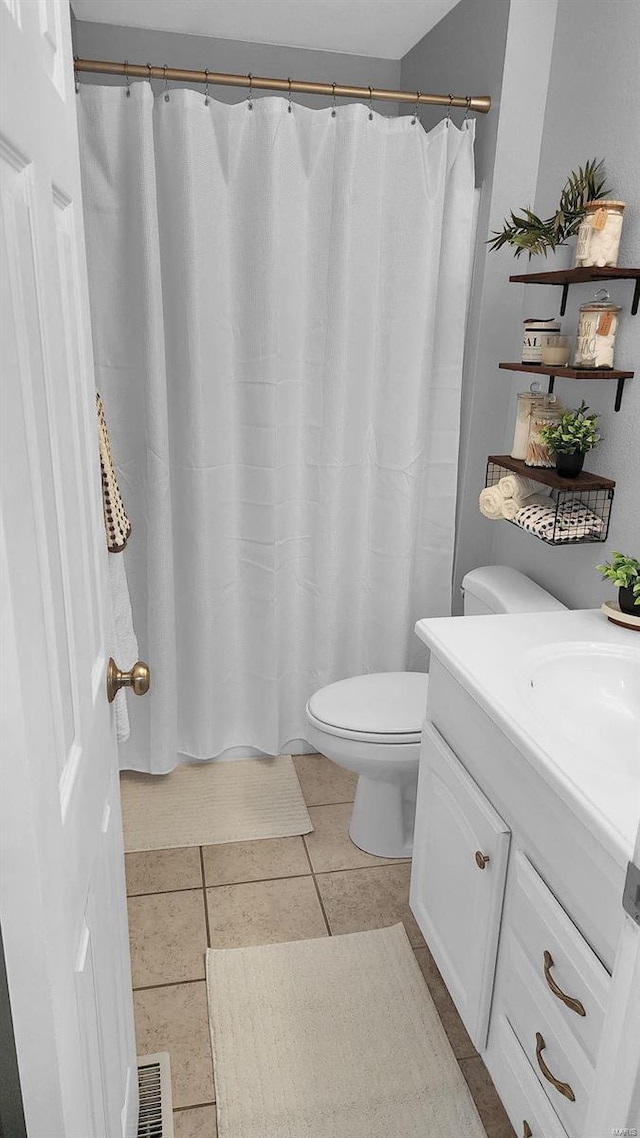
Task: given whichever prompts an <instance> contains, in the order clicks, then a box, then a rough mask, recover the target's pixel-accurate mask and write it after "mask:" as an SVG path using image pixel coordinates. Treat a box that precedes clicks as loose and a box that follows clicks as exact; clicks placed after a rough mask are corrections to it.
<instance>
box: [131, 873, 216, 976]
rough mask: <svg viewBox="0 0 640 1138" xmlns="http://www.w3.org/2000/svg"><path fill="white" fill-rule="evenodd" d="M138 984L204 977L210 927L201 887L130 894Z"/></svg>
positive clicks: (132, 958) (133, 952)
mask: <svg viewBox="0 0 640 1138" xmlns="http://www.w3.org/2000/svg"><path fill="white" fill-rule="evenodd" d="M129 941H130V944H131V970H132V973H133V986H134V988H145V987H147V986H148V985H150V984H176V983H179V982H180V981H182V980H200V979H202V978H203V977H204V954H205V952H206V949H207V930H206V925H205V916H204V898H203V895H202V892H201V891H200V890H199V889H198V890H193V891H187V892H182V893H152V894H150V895H149V896H146V897H130V898H129Z"/></svg>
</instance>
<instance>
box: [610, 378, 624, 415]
mask: <svg viewBox="0 0 640 1138" xmlns="http://www.w3.org/2000/svg"><path fill="white" fill-rule="evenodd" d="M623 391H624V379H619V380H618V386H617V387H616V401H615V403H614V405H613V409H614V411H619V410H620V408H621V406H622V392H623Z"/></svg>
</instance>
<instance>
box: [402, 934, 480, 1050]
mask: <svg viewBox="0 0 640 1138" xmlns="http://www.w3.org/2000/svg"><path fill="white" fill-rule="evenodd" d="M414 952H415V954H416V960H417V961H418V964H419V965H420V968H421V970H422V975H423V976H424V978H425V980H426V982H427V987H428V989H429V991H430V992H431V998H432V1000H433V1002H434V1004H435V1005H436V1008H437V1010H438V1015H439V1016H440V1019H441V1021H442V1025H443V1027H444V1029H445V1031H446V1033H447V1037H448V1039H449V1043H450V1044H451V1046H452V1048H453V1053H454V1055H455V1057H456V1059H469V1058H471V1057H473V1056H475V1055H477V1051H476V1049H475V1047H474V1046H473V1043H472V1042H471V1040H470V1039H469V1036H468V1035H467V1029H466V1028H465V1026H464V1024H463V1022H462V1020H461V1019H460V1016H459V1015H458V1009H457V1008H456V1005H455V1004H454V1002H453V1000H452V999H451V996H450V994H449V989H448V988H447V986H446V984H445V982H444V980H443V979H442V976H441V975H440V972H439V971H438V967H437V965H436V962H435V960H434V959H433V957H432V955H431V953H430V952H429V949H428V948H416V949H414Z"/></svg>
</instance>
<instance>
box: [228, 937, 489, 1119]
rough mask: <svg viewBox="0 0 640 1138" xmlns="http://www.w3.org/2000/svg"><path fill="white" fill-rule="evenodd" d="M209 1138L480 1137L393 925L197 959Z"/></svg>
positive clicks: (461, 1084) (425, 992)
mask: <svg viewBox="0 0 640 1138" xmlns="http://www.w3.org/2000/svg"><path fill="white" fill-rule="evenodd" d="M207 988H208V993H209V1020H210V1025H211V1038H212V1043H213V1055H214V1072H215V1082H216V1101H217V1110H218V1135H219V1138H283V1136H284V1135H286V1136H287V1138H486V1134H485V1130H484V1127H483V1126H482V1123H481V1122H480V1118H479V1116H478V1112H477V1110H476V1107H475V1105H474V1103H473V1100H472V1098H471V1095H470V1093H469V1090H468V1088H467V1085H466V1083H465V1081H464V1078H463V1076H462V1073H461V1071H460V1068H459V1067H458V1064H457V1063H456V1060H455V1057H454V1054H453V1051H452V1050H451V1046H450V1044H449V1041H448V1039H447V1037H446V1035H445V1032H444V1028H443V1027H442V1024H441V1023H440V1020H439V1018H438V1013H437V1011H436V1009H435V1006H434V1004H433V1000H432V999H431V996H430V995H429V992H428V990H427V986H426V984H425V982H424V980H423V978H422V974H421V972H420V968H419V966H418V964H417V961H416V959H415V957H414V955H413V952H412V950H411V947H410V945H409V941H408V939H407V935H406V933H405V931H404V928H403V926H402V925H396V926H395V927H394V928H389V929H379V930H376V931H374V932H363V933H351V934H348V935H346V936H338V937H331V938H328V937H327V938H322V939H319V940H303V941H294V942H292V943H289V944H271V945H263V946H261V947H258V948H235V949H210V950H209V952H208V953H207Z"/></svg>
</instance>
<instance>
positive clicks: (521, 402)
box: [511, 383, 546, 459]
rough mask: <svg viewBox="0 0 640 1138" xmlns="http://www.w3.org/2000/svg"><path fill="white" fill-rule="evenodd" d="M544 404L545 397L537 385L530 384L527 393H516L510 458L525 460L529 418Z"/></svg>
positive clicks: (529, 424)
mask: <svg viewBox="0 0 640 1138" xmlns="http://www.w3.org/2000/svg"><path fill="white" fill-rule="evenodd" d="M545 402H546V395H545V394H544V392H542V391H541V390H540V384H539V383H532V384H531V387H530V388H529V390H528V391H519V392H518V402H517V405H516V423H515V429H514V432H513V446H512V447H511V457H512V458H519V459H525V458H526V457H527V443H528V441H529V429H530V426H531V416H532V413H533V409H534V407H536V406H539V407H542V406H544V404H545Z"/></svg>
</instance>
